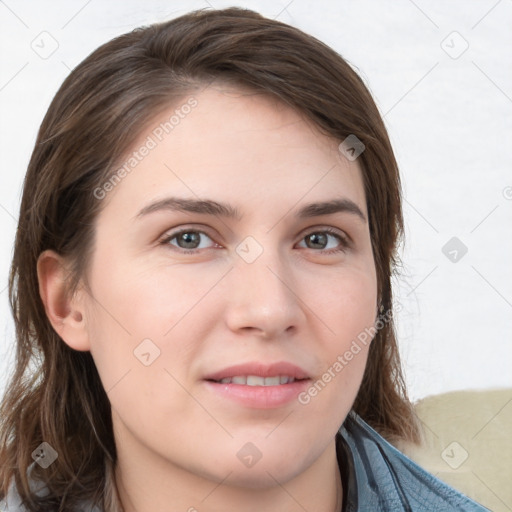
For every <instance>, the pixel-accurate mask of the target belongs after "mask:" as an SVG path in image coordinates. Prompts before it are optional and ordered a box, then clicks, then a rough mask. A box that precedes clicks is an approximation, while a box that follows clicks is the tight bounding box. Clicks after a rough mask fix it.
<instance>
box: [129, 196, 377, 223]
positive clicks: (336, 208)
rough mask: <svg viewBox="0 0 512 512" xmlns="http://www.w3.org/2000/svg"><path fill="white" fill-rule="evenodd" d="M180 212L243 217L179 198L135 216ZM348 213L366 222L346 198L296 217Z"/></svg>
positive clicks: (211, 202) (308, 208)
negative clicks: (161, 212) (166, 211)
mask: <svg viewBox="0 0 512 512" xmlns="http://www.w3.org/2000/svg"><path fill="white" fill-rule="evenodd" d="M165 210H168V211H178V212H180V211H182V212H191V213H200V214H203V215H215V216H220V217H226V218H230V219H236V220H241V219H242V217H243V215H242V213H241V212H240V210H239V209H238V208H236V207H234V206H231V205H230V204H226V203H220V202H218V201H214V200H212V199H185V198H181V197H167V198H165V199H160V200H158V201H155V202H153V203H151V204H148V205H147V206H145V207H144V208H142V210H141V211H140V212H139V213H138V214H137V216H136V218H140V217H144V216H146V215H148V214H150V213H153V212H158V211H165ZM338 212H343V213H350V214H353V215H355V216H357V217H359V218H360V220H362V221H363V222H367V220H366V216H365V215H364V213H363V212H362V211H361V209H360V208H359V206H357V204H356V203H354V201H352V200H350V199H347V198H340V199H332V200H330V201H321V202H316V203H309V204H307V205H305V206H303V207H302V208H301V209H300V210H299V211H298V212H297V217H299V218H301V219H307V218H311V217H320V216H322V215H330V214H333V213H338Z"/></svg>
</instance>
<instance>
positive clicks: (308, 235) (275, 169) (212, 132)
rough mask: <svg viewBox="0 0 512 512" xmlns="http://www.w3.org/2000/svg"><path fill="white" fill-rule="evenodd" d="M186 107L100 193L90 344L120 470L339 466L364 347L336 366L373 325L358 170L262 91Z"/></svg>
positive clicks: (237, 478)
mask: <svg viewBox="0 0 512 512" xmlns="http://www.w3.org/2000/svg"><path fill="white" fill-rule="evenodd" d="M193 98H194V99H195V101H194V100H191V101H189V103H187V98H185V100H183V102H182V103H180V104H179V105H174V106H173V107H172V108H169V110H168V111H166V112H164V113H163V114H162V115H159V116H158V117H157V118H156V119H155V120H154V123H153V124H152V125H151V126H150V127H149V128H148V130H147V131H146V132H144V133H143V134H142V136H141V137H140V139H139V141H138V143H137V144H136V145H135V146H134V147H133V148H132V151H131V152H130V155H128V157H127V160H128V159H129V158H130V157H131V158H135V160H132V161H131V164H129V165H128V166H127V167H126V168H125V172H124V173H123V172H121V173H119V174H118V177H120V178H121V180H120V182H119V183H117V182H116V183H117V184H116V185H115V186H112V185H111V184H110V185H109V184H107V185H106V186H105V187H103V188H102V191H103V192H104V191H107V190H108V193H106V197H105V198H104V199H99V200H104V201H106V203H105V207H104V209H103V210H102V212H101V214H100V215H99V217H98V219H97V225H96V243H95V248H94V253H93V257H92V262H91V267H90V274H89V285H90V294H87V295H86V297H85V300H86V303H85V304H86V309H85V311H86V315H85V321H86V325H87V335H88V340H89V345H90V347H89V348H90V351H91V353H92V356H93V358H94V361H95V363H96V365H97V368H98V371H99V374H100V376H101V380H102V383H103V385H104V387H105V390H106V391H107V393H108V397H109V399H110V402H111V404H112V414H113V422H114V432H115V437H116V444H117V446H118V456H119V460H120V461H121V463H122V462H123V461H124V462H125V465H128V464H132V467H134V466H133V465H136V466H137V467H138V470H139V471H141V472H142V473H144V474H146V475H148V478H149V475H150V474H151V471H152V470H153V469H154V468H155V467H158V468H160V469H162V468H167V469H170V468H171V469H173V470H176V471H183V470H185V471H186V472H189V473H191V474H193V475H196V476H198V477H204V478H208V479H212V480H215V481H220V480H222V479H224V478H226V477H227V475H229V477H228V480H227V481H228V482H231V483H233V484H235V485H241V486H251V487H264V486H269V485H276V484H275V482H276V480H275V479H274V480H273V477H274V478H278V480H279V481H280V482H281V483H283V482H286V481H288V480H290V479H291V478H293V477H294V476H296V475H298V474H300V473H301V472H304V471H305V470H307V468H309V467H311V466H312V465H313V464H314V463H315V461H318V460H320V458H321V457H325V456H326V454H327V453H328V452H329V453H331V454H332V453H333V452H332V449H333V446H334V444H333V438H334V435H335V433H336V431H337V430H338V428H339V427H340V425H341V423H342V422H343V420H344V419H345V417H346V415H347V413H348V411H349V410H350V408H351V406H352V404H353V401H354V399H355V396H356V393H357V391H358V388H359V385H360V382H361V379H362V375H363V371H364V368H365V363H366V359H367V351H368V345H363V344H361V343H359V351H358V352H357V353H355V352H356V351H355V350H352V357H351V358H350V359H347V358H346V357H344V354H345V353H346V352H347V351H350V349H351V346H352V347H353V341H354V340H356V339H357V336H358V335H359V334H360V333H362V332H364V331H365V329H368V328H371V327H372V326H373V325H374V322H375V317H376V303H377V295H376V293H377V282H376V273H375V265H374V260H373V255H372V249H371V243H370V236H369V227H368V222H367V220H366V219H367V210H366V204H365V194H364V189H363V183H362V178H361V171H360V168H359V165H358V163H357V160H356V161H349V160H348V159H346V158H345V157H343V156H342V154H341V153H340V152H339V150H338V144H337V142H336V141H334V140H332V139H330V138H327V137H325V136H323V135H321V134H320V133H318V132H317V131H316V130H315V129H314V128H313V126H312V125H311V124H310V123H308V122H305V121H304V120H303V119H302V118H301V116H300V115H298V114H297V112H296V111H294V110H292V109H290V108H289V107H287V106H285V105H284V104H281V103H278V102H276V101H275V100H273V99H270V98H269V97H267V96H265V95H262V94H255V93H250V94H248V93H244V92H242V91H241V90H238V92H236V91H235V90H233V89H229V90H228V89H227V88H222V89H221V88H217V89H214V88H213V87H210V88H208V89H205V90H204V91H202V92H200V93H198V94H196V95H195V96H193ZM183 105H189V107H190V108H188V107H184V106H183ZM175 111H177V113H176V112H175ZM172 115H174V116H175V117H174V118H173V120H172V121H169V119H170V118H171V116H172ZM165 123H167V124H165ZM143 147H145V148H146V149H145V150H144V149H142V148H143ZM133 152H136V154H135V155H134V153H133ZM127 169H130V171H129V172H128V171H127ZM118 181H119V180H118ZM111 188H113V190H111ZM103 192H101V193H99V192H98V193H97V195H98V197H103V195H105V194H104V193H103ZM334 201H337V202H338V203H337V205H338V207H337V208H332V207H331V208H329V207H326V205H328V204H331V203H332V202H334ZM313 204H315V205H317V206H312V205H313ZM221 205H222V206H221ZM331 206H332V205H331ZM180 233H181V234H180ZM341 360H343V361H344V362H343V364H341V363H340V361H341ZM336 362H338V364H336ZM340 366H341V369H340ZM325 372H330V376H331V378H330V379H329V378H328V377H325ZM322 376H323V377H322ZM292 379H295V381H293V380H292ZM319 380H320V382H321V383H320V384H318V382H317V381H319ZM288 381H290V382H288ZM315 382H317V385H316V388H313V387H312V386H313V385H314V383H315ZM263 384H264V385H263ZM315 389H316V392H315ZM271 475H272V476H271Z"/></svg>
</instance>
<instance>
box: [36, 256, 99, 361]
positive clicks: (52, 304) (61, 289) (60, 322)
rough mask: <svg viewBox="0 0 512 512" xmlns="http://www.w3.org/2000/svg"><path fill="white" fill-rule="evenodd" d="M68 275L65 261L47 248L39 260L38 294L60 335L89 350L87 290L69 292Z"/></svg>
mask: <svg viewBox="0 0 512 512" xmlns="http://www.w3.org/2000/svg"><path fill="white" fill-rule="evenodd" d="M68 276H69V271H68V270H67V269H66V266H65V261H64V259H63V258H62V256H60V255H59V254H57V253H56V252H55V251H51V250H47V251H44V252H42V253H41V254H40V255H39V258H38V260H37V278H38V281H39V295H40V296H41V300H42V301H43V304H44V308H45V311H46V316H47V317H48V320H49V321H50V323H51V324H52V326H53V328H54V329H55V331H56V332H57V334H58V335H59V336H60V337H61V338H62V339H63V340H64V342H65V343H66V344H67V345H69V347H71V348H73V349H75V350H79V351H87V350H90V343H89V336H88V332H87V329H86V322H85V308H84V302H83V298H84V293H85V291H79V292H77V293H75V294H74V295H73V296H72V297H69V295H68V284H69V283H68Z"/></svg>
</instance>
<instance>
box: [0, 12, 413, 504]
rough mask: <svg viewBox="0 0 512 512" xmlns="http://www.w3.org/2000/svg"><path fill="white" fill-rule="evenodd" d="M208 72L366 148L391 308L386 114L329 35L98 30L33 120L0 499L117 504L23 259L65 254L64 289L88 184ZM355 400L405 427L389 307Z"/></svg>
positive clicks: (409, 417)
mask: <svg viewBox="0 0 512 512" xmlns="http://www.w3.org/2000/svg"><path fill="white" fill-rule="evenodd" d="M213 80H217V81H221V82H224V83H231V84H234V85H240V86H245V87H247V86H248V87H249V88H251V90H254V91H259V92H266V93H268V94H271V95H274V96H275V97H277V98H279V99H280V100H281V101H283V102H285V103H286V104H288V105H289V106H291V107H292V108H294V109H295V110H296V111H298V112H300V113H302V114H303V115H305V116H306V117H307V118H308V119H310V120H312V121H313V123H314V124H315V125H316V127H317V128H318V129H319V130H320V131H321V132H322V133H324V134H326V135H328V136H330V137H334V138H335V139H337V140H339V141H340V142H341V141H343V140H344V139H345V138H346V137H347V136H349V135H355V136H356V137H357V138H358V139H360V140H361V141H362V142H363V143H364V145H365V147H366V149H365V151H364V152H363V153H362V154H361V155H360V156H359V158H358V162H359V163H360V165H361V168H362V172H363V180H364V187H365V193H366V201H367V208H368V214H369V227H370V235H371V241H372V248H373V253H374V259H375V265H376V272H377V278H378V295H379V298H380V300H381V303H382V305H383V307H384V309H385V311H387V312H390V311H392V294H391V276H392V273H393V272H394V270H395V268H396V265H397V263H398V260H397V257H396V245H397V241H398V240H399V237H400V236H401V235H402V232H403V220H402V209H401V192H400V179H399V174H398V168H397V163H396V161H395V158H394V155H393V151H392V148H391V145H390V142H389V139H388V135H387V132H386V129H385V127H384V124H383V121H382V119H381V117H380V115H379V112H378V110H377V107H376V105H375V103H374V101H373V100H372V97H371V95H370V93H369V91H368V90H367V88H366V87H365V85H364V84H363V81H362V80H361V79H360V78H359V76H358V75H357V74H356V73H355V72H354V71H353V70H352V68H351V67H350V66H349V64H348V63H347V62H346V61H345V60H344V59H343V58H342V57H340V55H339V54H337V53H336V52H335V51H334V50H333V49H331V48H329V47H328V46H326V45H325V44H324V43H322V42H320V41H319V40H317V39H315V38H314V37H312V36H310V35H307V34H305V33H303V32H302V31H300V30H298V29H297V28H294V27H291V26H289V25H286V24H284V23H280V22H278V21H274V20H270V19H266V18H264V17H262V16H261V15H259V14H258V13H255V12H253V11H249V10H245V9H240V8H230V9H224V10H200V11H194V12H192V13H189V14H187V15H185V16H181V17H179V18H176V19H174V20H171V21H168V22H165V23H160V24H155V25H151V26H148V27H143V28H139V29H136V30H133V31H132V32H129V33H127V34H124V35H122V36H120V37H117V38H115V39H113V40H112V41H110V42H108V43H106V44H104V45H103V46H101V47H100V48H98V49H97V50H96V51H94V52H93V53H92V54H91V55H90V56H89V57H87V58H86V59H85V60H84V61H83V62H82V63H81V64H79V65H78V66H77V67H76V68H75V69H74V70H73V71H72V73H71V74H70V75H69V76H68V77H67V79H66V80H65V81H64V83H63V84H62V86H61V87H60V89H59V91H58V92H57V94H56V95H55V98H54V99H53V101H52V103H51V105H50V107H49V109H48V112H47V114H46V116H45V118H44V120H43V122H42V124H41V127H40V130H39V134H38V137H37V141H36V144H35V148H34V151H33V154H32V157H31V160H30V163H29V166H28V170H27V174H26V178H25V183H24V192H23V198H22V202H21V208H20V215H19V224H18V230H17V234H16V241H15V248H14V256H13V261H12V267H11V273H10V281H9V294H10V302H11V308H12V312H13V316H14V321H15V327H16V333H17V349H16V366H15V371H14V372H13V373H12V375H11V376H10V380H9V383H8V386H7V392H6V394H5V396H4V398H3V402H2V404H1V408H0V422H1V423H0V441H1V446H0V460H1V469H0V498H2V497H3V496H4V495H6V493H7V491H8V486H9V482H10V481H11V479H12V478H14V481H15V483H16V487H17V489H18V492H19V493H20V496H21V498H22V499H23V500H24V502H25V505H26V507H27V508H28V509H29V510H30V511H36V510H49V509H52V510H53V509H55V510H58V511H61V512H63V511H68V510H72V508H73V506H75V505H76V504H77V502H79V501H80V500H84V499H91V500H94V502H95V503H98V504H99V505H100V506H102V507H103V508H104V510H105V511H113V510H116V500H117V498H116V491H115V480H114V478H113V471H114V467H115V463H116V449H115V442H114V437H113V431H112V423H111V410H110V403H109V400H108V397H107V394H106V393H105V390H104V389H103V387H102V384H101V381H100V378H99V375H98V372H97V370H96V367H95V365H94V361H93V359H92V357H91V354H90V353H89V352H78V351H75V350H72V349H71V348H69V347H68V345H66V343H64V342H63V341H62V340H61V339H60V338H59V336H58V335H57V334H56V332H55V331H54V330H53V328H52V326H51V324H50V322H49V320H48V318H47V316H46V313H45V310H44V306H43V304H42V301H41V299H40V297H39V294H38V293H37V290H38V279H37V271H36V262H37V258H38V256H39V255H40V254H41V252H43V251H44V250H46V249H53V250H55V251H56V252H58V253H59V254H61V255H63V256H65V257H66V259H67V260H68V261H70V262H71V263H72V265H71V267H70V277H69V293H73V292H74V291H75V289H76V285H77V283H78V282H79V280H80V278H84V276H86V273H87V263H88V262H89V261H90V255H91V251H92V250H93V245H94V243H93V242H94V222H95V218H96V217H97V215H98V213H99V211H100V208H101V206H102V204H104V203H102V202H101V201H98V200H97V199H96V197H95V196H94V194H93V191H94V190H95V189H97V188H98V187H101V185H102V184H104V183H105V181H106V180H107V179H108V178H109V177H111V176H112V174H113V172H114V171H115V169H116V165H117V164H118V163H119V162H120V161H121V158H122V156H123V155H124V154H125V153H126V152H127V151H128V150H129V149H130V146H131V145H132V144H134V143H135V141H136V138H137V137H138V136H139V135H140V134H141V131H142V129H143V128H144V127H145V126H146V125H147V123H148V122H149V121H150V120H151V119H152V118H154V116H155V114H156V113H158V112H159V111H162V110H163V109H164V108H168V107H169V104H170V103H173V102H177V101H179V100H180V99H182V98H184V97H185V96H186V95H187V94H190V93H191V92H193V91H195V90H198V89H199V88H200V87H204V86H205V85H207V84H208V83H210V82H212V81H213ZM353 409H354V410H355V411H356V412H357V413H358V414H359V415H360V416H361V417H362V418H363V419H364V420H366V421H367V422H368V423H369V424H370V425H372V426H373V427H374V428H376V429H377V430H379V431H380V432H381V433H382V434H383V435H385V436H387V437H389V438H402V439H407V440H413V441H415V440H417V439H418V430H417V426H416V422H415V416H414V413H413V409H412V406H411V404H410V402H409V401H408V399H407V395H406V390H405V385H404V380H403V377H402V372H401V366H400V360H399V355H398V350H397V343H396V338H395V332H394V326H393V321H392V319H391V321H389V322H386V324H385V325H384V326H383V327H382V328H381V329H380V330H379V331H378V332H377V334H376V335H375V338H374V340H373V342H372V343H371V345H370V351H369V356H368V363H367V366H366V370H365V373H364V377H363V381H362V385H361V388H360V390H359V393H358V395H357V398H356V401H355V403H354V405H353ZM43 441H46V442H48V443H49V444H50V445H51V446H52V447H53V448H54V449H55V450H56V451H57V452H58V458H57V460H56V461H55V462H54V463H53V464H52V465H51V466H50V467H49V468H47V469H46V470H44V471H38V470H40V469H41V468H38V467H37V466H34V471H35V472H36V473H35V474H36V476H37V478H38V479H41V481H44V482H45V484H46V485H47V487H48V489H49V495H48V496H46V497H38V496H36V495H35V494H34V493H33V492H32V491H31V490H30V489H29V482H28V480H27V469H28V467H29V465H30V464H31V463H32V462H33V460H32V457H31V453H32V452H33V450H34V449H35V448H36V447H38V445H39V444H40V443H41V442H43Z"/></svg>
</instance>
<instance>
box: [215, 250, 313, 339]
mask: <svg viewBox="0 0 512 512" xmlns="http://www.w3.org/2000/svg"><path fill="white" fill-rule="evenodd" d="M226 286H227V293H228V294H229V295H228V299H227V301H226V303H225V304H226V308H227V309H226V311H225V318H226V323H227V325H228V327H229V329H231V330H232V331H233V332H237V333H244V332H248V333H252V334H256V335H258V336H259V337H261V338H264V339H269V340H272V339H278V338H282V337H283V336H288V335H290V334H291V333H293V332H294V331H296V330H297V329H298V328H299V326H300V325H301V323H302V322H303V321H304V318H305V315H304V310H303V303H302V302H301V300H300V298H299V294H298V290H297V283H295V282H294V279H293V269H292V268H291V267H290V264H288V263H287V262H286V261H284V260H283V259H282V258H281V257H280V255H279V254H278V252H277V250H273V251H271V250H270V249H269V248H266V249H265V251H264V252H263V254H262V255H261V256H260V257H259V258H257V259H256V260H255V261H253V262H252V263H248V262H247V261H245V260H244V259H243V258H240V257H237V258H235V264H234V268H233V269H232V271H231V272H229V274H228V282H227V283H226Z"/></svg>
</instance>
